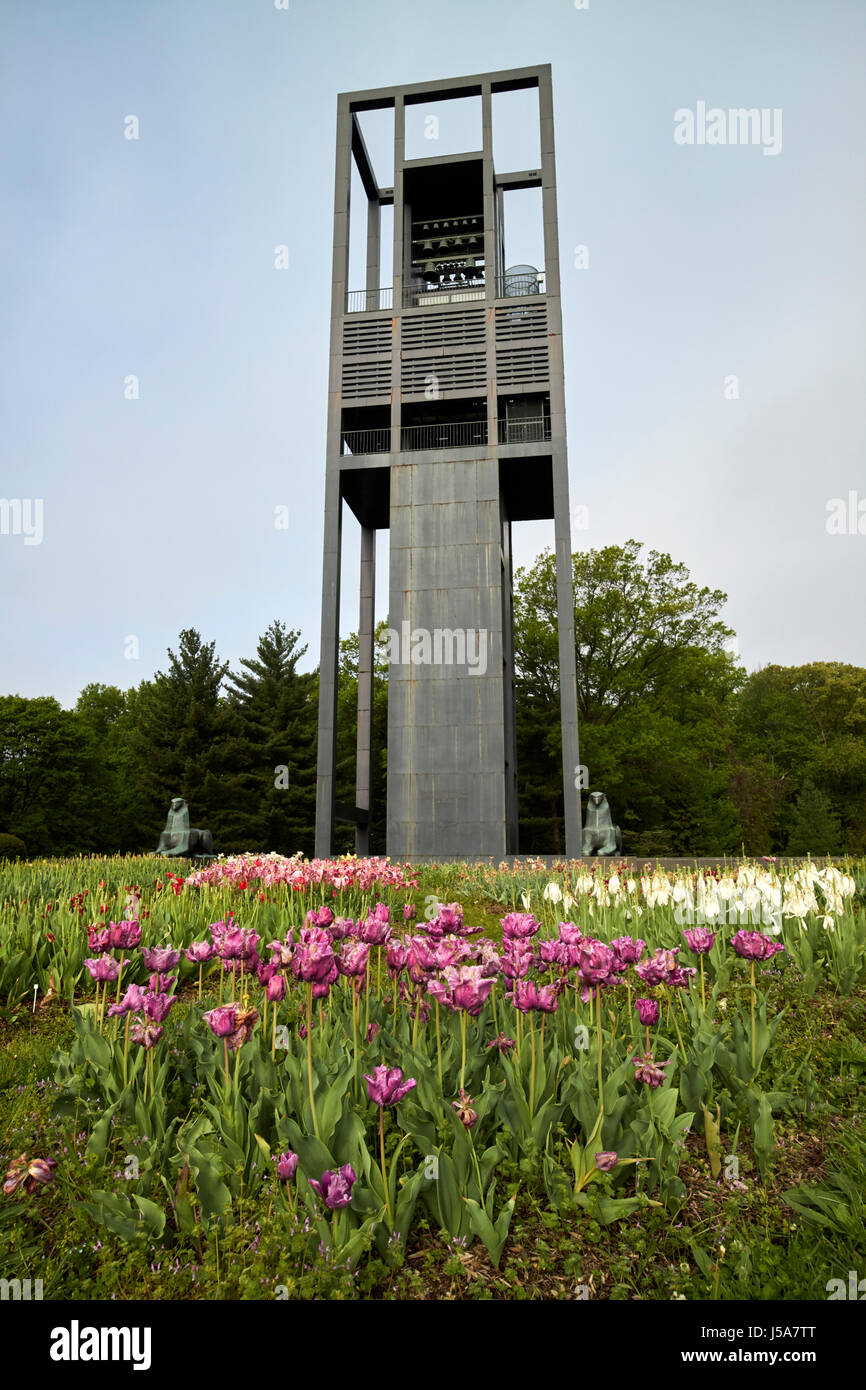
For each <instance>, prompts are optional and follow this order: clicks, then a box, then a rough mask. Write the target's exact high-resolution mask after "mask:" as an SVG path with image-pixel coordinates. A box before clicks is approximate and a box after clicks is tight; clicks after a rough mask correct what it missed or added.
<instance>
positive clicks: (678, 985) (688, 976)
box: [667, 965, 698, 989]
mask: <svg viewBox="0 0 866 1390" xmlns="http://www.w3.org/2000/svg"><path fill="white" fill-rule="evenodd" d="M697 973H698V972H697V969H696V968H695V966H693V965H677V966H675V968H674V969H673V970H672V971H671V973H670V975H668V978H667V984H669V985H670V986H671V988H672V989H689V988H690V987H691V983H692V979H693V977H694V976H695V975H697Z"/></svg>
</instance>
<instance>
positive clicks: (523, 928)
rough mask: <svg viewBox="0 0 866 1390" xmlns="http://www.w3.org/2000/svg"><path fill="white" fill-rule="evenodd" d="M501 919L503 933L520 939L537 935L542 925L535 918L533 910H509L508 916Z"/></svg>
mask: <svg viewBox="0 0 866 1390" xmlns="http://www.w3.org/2000/svg"><path fill="white" fill-rule="evenodd" d="M500 920H501V922H502V935H503V936H504V937H506V938H508V937H510V938H512V939H515V938H516V939H517V940H519V941H524V940H526V938H527V937H530V936H535V933H536V932H537V931H538V930H539V929H540V927H541V923H540V922H537V921H536V920H535V918H534V917H533V915H532V913H531V912H509V913H508V916H507V917H503V918H501V919H500Z"/></svg>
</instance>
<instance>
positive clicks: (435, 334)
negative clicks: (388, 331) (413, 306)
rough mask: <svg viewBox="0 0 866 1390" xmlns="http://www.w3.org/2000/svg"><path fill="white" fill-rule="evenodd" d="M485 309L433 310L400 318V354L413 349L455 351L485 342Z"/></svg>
mask: <svg viewBox="0 0 866 1390" xmlns="http://www.w3.org/2000/svg"><path fill="white" fill-rule="evenodd" d="M486 316H487V311H486V310H485V309H439V310H436V309H432V310H430V311H428V312H427V313H424V314H407V315H404V318H403V327H402V342H401V346H402V348H403V351H404V352H406V351H410V350H411V349H413V348H435V347H457V346H462V345H465V344H471V343H478V344H482V343H483V342H484V334H485V324H486Z"/></svg>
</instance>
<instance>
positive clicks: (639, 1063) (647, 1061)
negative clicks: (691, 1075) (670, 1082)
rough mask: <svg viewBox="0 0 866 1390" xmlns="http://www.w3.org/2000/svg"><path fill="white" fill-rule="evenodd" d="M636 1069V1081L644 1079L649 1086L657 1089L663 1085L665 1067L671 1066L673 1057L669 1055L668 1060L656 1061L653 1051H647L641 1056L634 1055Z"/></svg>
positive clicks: (633, 1061)
mask: <svg viewBox="0 0 866 1390" xmlns="http://www.w3.org/2000/svg"><path fill="white" fill-rule="evenodd" d="M631 1060H632V1063H633V1064H634V1066H635V1068H636V1070H635V1074H634V1077H635V1081H644V1082H646V1084H647V1086H649V1087H651V1088H652V1090H655V1089H656V1087H657V1086H661V1085H662V1084H663V1082H664V1080H665V1073H664V1071H663V1070H662V1069H663V1068H664V1067H669V1066H670V1064H671V1062H672V1061H673V1057H669V1058H668V1060H667V1061H666V1062H656V1060H655V1058H654V1057H653V1055H652V1053H651V1052H645V1053H644V1054H643V1056H641V1057H632V1059H631Z"/></svg>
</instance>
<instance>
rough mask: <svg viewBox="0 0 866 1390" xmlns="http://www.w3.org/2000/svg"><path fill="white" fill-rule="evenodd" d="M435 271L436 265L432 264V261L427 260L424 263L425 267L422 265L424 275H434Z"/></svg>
mask: <svg viewBox="0 0 866 1390" xmlns="http://www.w3.org/2000/svg"><path fill="white" fill-rule="evenodd" d="M435 273H436V267H435V266H434V264H433V262H432V261H428V262H427V264H426V265H425V267H424V274H425V275H435Z"/></svg>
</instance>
